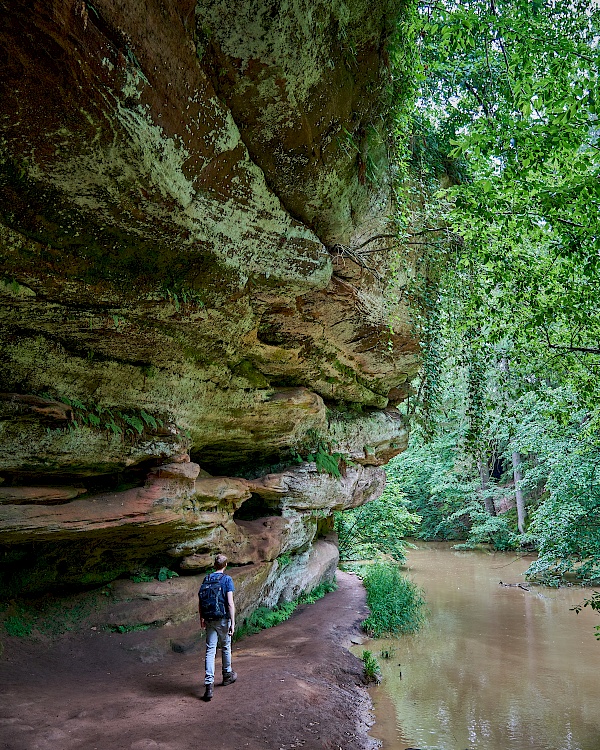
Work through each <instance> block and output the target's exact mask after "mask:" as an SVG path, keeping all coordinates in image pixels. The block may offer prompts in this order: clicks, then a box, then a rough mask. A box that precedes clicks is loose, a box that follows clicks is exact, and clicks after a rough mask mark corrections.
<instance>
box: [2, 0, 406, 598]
mask: <svg viewBox="0 0 600 750" xmlns="http://www.w3.org/2000/svg"><path fill="white" fill-rule="evenodd" d="M400 7H401V3H399V2H396V0H389V2H384V3H381V4H377V5H376V6H375V7H373V6H372V4H370V3H366V2H363V0H352V2H339V3H338V2H335V3H329V2H317V3H306V2H301V1H300V0H293V1H291V2H290V3H288V4H286V5H285V8H284V7H283V6H282V8H281V9H280V13H279V16H278V17H269V14H268V13H267V12H266V8H267V5H266V4H265V3H262V2H258V0H244V2H242V3H236V6H235V13H234V12H233V11H234V8H233V6H231V5H230V4H226V3H223V2H220V1H218V0H214V1H212V0H201V1H200V2H198V3H197V4H196V5H194V4H192V3H183V2H178V3H173V4H171V5H169V7H165V6H164V5H163V4H161V3H158V2H154V0H151V1H150V2H148V3H147V4H146V5H145V6H144V7H143V8H142V7H141V6H134V5H129V4H127V3H116V2H114V1H113V0H99V1H98V2H95V3H94V6H93V7H92V6H91V5H89V4H86V3H76V4H75V5H72V4H71V3H68V2H65V1H63V0H53V1H52V2H51V3H49V4H42V3H40V2H36V3H33V4H32V7H31V8H29V7H27V8H24V7H20V6H17V5H15V6H14V7H13V8H11V10H10V12H9V13H8V14H7V19H6V24H5V25H4V27H3V29H2V30H0V48H2V49H3V50H4V53H5V57H6V59H7V60H8V63H7V66H6V69H5V71H4V81H5V83H7V84H8V85H6V86H5V87H4V89H3V97H2V99H1V103H0V108H1V109H2V111H3V114H4V116H3V118H2V124H1V125H0V139H1V152H0V340H1V342H2V346H1V347H0V367H1V369H0V391H2V392H3V393H4V394H6V395H5V397H3V399H0V441H1V443H2V447H3V451H2V455H1V456H0V479H2V480H3V481H4V485H3V487H4V488H5V489H9V490H14V491H13V493H12V495H11V494H10V493H9V494H6V493H5V498H4V501H1V502H0V516H1V517H2V519H3V522H4V523H5V526H4V529H5V532H4V533H3V532H1V531H0V542H3V543H5V544H6V545H7V548H10V549H9V552H10V554H11V555H12V556H13V557H14V559H15V560H17V562H16V563H15V564H14V565H15V566H17V567H18V565H20V563H19V562H18V560H21V559H24V558H23V555H24V556H25V558H27V557H28V556H29V557H31V550H32V549H33V547H32V545H34V539H36V538H37V542H35V544H38V548H39V545H40V544H46V545H49V546H48V548H47V549H46V550H45V551H44V552H43V553H40V555H39V561H38V563H39V564H40V565H42V564H43V565H45V564H46V563H47V566H48V567H52V566H54V568H55V573H56V575H54V577H52V576H50V577H49V578H44V579H43V580H44V581H46V584H47V585H48V586H52V585H55V584H56V583H57V582H58V583H60V581H61V575H62V580H63V581H65V580H68V581H69V582H70V583H75V582H76V581H77V567H78V562H77V558H78V555H79V556H81V555H85V551H86V548H89V550H92V551H93V554H90V555H89V558H90V560H91V562H90V564H89V565H88V564H87V563H86V565H85V566H84V567H85V573H84V574H82V576H81V581H82V582H83V583H90V582H96V583H97V582H102V581H105V580H110V579H111V577H115V576H118V575H124V574H127V573H130V572H131V570H133V569H135V567H136V566H138V565H142V564H143V563H144V561H145V560H150V559H151V560H153V561H154V562H153V563H152V564H154V563H155V562H156V564H158V563H160V564H163V563H164V564H178V565H180V566H181V567H180V569H181V570H182V571H184V570H186V569H187V570H194V569H198V568H202V567H203V566H206V565H208V563H209V559H210V556H211V555H212V554H214V552H215V551H217V550H218V549H227V550H228V552H229V554H230V555H231V559H232V560H233V561H234V562H236V564H240V565H242V564H243V565H247V564H256V565H260V564H269V565H271V564H272V562H273V560H274V559H276V558H277V556H280V555H282V554H283V555H288V554H292V555H294V553H296V555H300V554H304V552H305V551H306V550H308V549H309V548H310V545H311V544H312V543H314V541H315V539H317V538H319V537H320V536H322V535H323V534H325V533H327V532H328V531H330V530H331V513H332V512H333V511H334V510H336V509H342V508H344V507H352V506H353V505H356V504H359V503H361V502H364V501H367V500H368V499H369V498H370V497H374V496H376V494H377V492H379V491H380V490H381V487H382V482H383V476H382V470H381V469H380V468H378V467H380V466H381V464H383V463H385V461H387V460H388V459H389V458H390V457H391V456H392V455H395V453H397V452H399V451H400V450H402V449H404V447H405V445H406V441H407V428H406V426H405V425H404V423H403V421H402V419H401V418H400V415H399V412H398V411H397V410H395V409H394V408H393V406H392V404H394V405H395V404H396V403H398V402H399V401H401V400H402V398H404V397H405V396H406V394H407V393H408V389H407V386H406V382H407V381H408V380H410V378H411V376H412V375H413V374H414V373H415V371H416V369H417V366H418V344H417V342H416V340H415V338H414V334H413V331H412V328H411V326H410V322H409V321H408V320H407V315H406V310H405V309H404V308H403V307H402V304H401V305H398V304H396V305H395V306H394V305H391V304H390V302H389V299H390V298H391V297H390V295H389V294H388V291H389V287H390V285H392V286H393V283H394V280H393V273H392V270H393V265H394V262H395V261H393V260H390V248H389V241H388V240H377V241H375V242H374V243H373V244H371V245H370V246H369V249H370V250H375V251H376V252H375V254H374V255H369V256H368V258H366V259H365V258H362V259H361V256H360V254H357V253H356V252H354V251H352V252H347V250H348V248H349V249H350V250H351V249H352V247H353V246H354V245H355V246H357V247H358V246H359V245H361V244H362V243H363V242H365V241H370V238H372V237H375V236H376V235H383V236H386V237H387V236H389V235H391V234H393V228H392V227H391V226H390V221H389V218H388V217H389V215H390V213H391V205H390V202H389V189H390V184H389V181H386V179H383V181H382V182H380V183H379V184H376V183H375V182H374V181H373V180H372V179H371V178H369V179H367V175H366V172H365V170H366V164H367V163H373V161H378V163H379V165H380V167H381V168H382V172H383V174H385V159H386V154H385V148H382V147H381V144H382V142H383V140H385V133H384V132H383V130H382V126H381V125H380V124H378V123H381V118H380V117H379V115H380V113H381V107H382V98H383V92H384V90H385V87H386V80H387V76H389V71H388V70H387V62H386V53H385V42H386V37H387V35H388V34H389V32H390V30H391V28H392V26H393V19H394V16H395V15H396V14H397V12H398V10H399V9H400ZM232 14H233V15H232ZM244 19H249V21H248V22H246V21H245V20H244ZM25 40H27V42H25ZM11 81H12V82H13V85H12V86H11V85H10V82H11ZM40 102H43V105H41V106H40ZM373 258H375V259H376V260H375V265H374V264H373V262H372V259H373ZM392 296H393V295H392ZM392 321H395V322H394V323H393V330H392ZM398 321H403V322H398ZM28 399H29V401H28ZM35 399H38V401H37V402H36V401H35ZM315 450H321V451H329V452H330V453H336V452H338V453H339V454H340V455H343V456H344V460H346V459H347V462H348V467H347V468H346V470H345V475H344V476H342V477H339V478H338V477H334V476H330V475H327V474H323V473H322V472H321V471H319V470H318V469H317V466H316V465H315V464H314V462H311V461H309V460H307V458H308V455H309V454H310V453H311V451H313V452H314V451H315ZM188 452H190V453H191V455H192V459H193V461H192V462H189V460H188V461H187V465H188V467H189V466H190V465H191V464H193V463H194V462H198V463H199V464H201V465H202V466H203V468H208V469H209V471H210V473H211V474H220V473H227V474H229V475H230V480H228V481H231V482H232V483H233V485H232V486H236V487H237V486H238V484H236V483H242V484H240V485H239V486H240V487H241V486H243V487H245V489H244V490H243V492H242V495H240V497H239V498H238V499H237V500H235V501H231V502H225V500H224V499H223V498H221V500H220V501H218V502H217V501H216V506H215V507H211V506H210V503H211V502H213V499H211V498H209V499H207V498H208V496H207V495H202V493H201V492H200V493H198V492H195V491H194V492H191V490H190V486H189V485H190V482H192V484H194V486H196V485H198V486H199V487H200V486H201V485H202V484H203V483H204V485H205V486H208V484H207V483H210V482H213V483H214V482H215V481H216V482H219V481H221V480H218V479H216V478H215V477H207V476H204V474H202V475H200V476H199V477H197V478H195V479H194V480H191V479H190V478H189V477H188V478H185V477H184V478H181V477H180V478H179V479H178V478H177V477H168V478H167V477H165V476H164V472H166V471H169V470H168V469H165V468H164V467H165V466H169V465H172V464H173V461H174V460H179V458H178V457H181V456H185V455H187V454H188ZM298 460H299V461H301V462H302V461H303V463H301V464H300V465H297V466H296V467H295V468H294V467H292V468H289V464H290V461H298ZM184 464H186V461H183V460H182V461H181V463H180V465H184ZM286 465H287V466H288V468H286ZM161 466H162V467H163V468H162V469H160V467H161ZM152 467H155V468H159V469H160V470H162V471H163V477H162V478H161V477H160V471H159V473H158V474H157V473H156V472H151V473H150V478H149V479H146V475H147V474H148V471H149V469H151V468H152ZM242 474H243V475H244V476H246V477H249V476H252V477H254V479H244V478H243V477H242V476H241V475H242ZM273 476H275V477H277V479H276V480H275V479H272V477H273ZM111 477H112V478H113V479H114V482H113V484H114V489H112V490H111V491H110V492H109V491H106V490H102V491H99V489H98V487H99V486H100V485H103V486H104V485H108V484H110V482H111V481H112V480H111ZM269 477H271V478H269ZM244 482H246V483H247V484H245V485H244V484H243V483H244ZM127 483H129V484H130V485H134V486H132V487H129V489H122V485H124V484H127ZM160 483H162V484H160ZM186 483H187V484H186ZM159 485H160V486H161V487H162V488H163V489H162V490H161V492H162V494H161V493H160V492H159V495H160V497H158V496H157V497H155V494H156V492H158V490H157V487H158V486H159ZM284 485H285V487H284ZM277 487H279V488H280V489H281V487H284V490H282V491H281V492H280V491H279V489H277ZM52 488H55V489H54V490H53V489H52ZM60 488H62V490H60ZM69 488H70V489H69ZM61 491H62V494H61ZM15 493H16V494H15ZM19 493H20V495H19ZM73 493H76V494H73ZM186 493H187V494H186ZM190 493H191V494H190ZM269 493H270V494H269ZM278 493H279V494H278ZM253 495H254V496H256V497H259V498H260V497H262V498H263V499H264V500H265V501H266V500H268V502H270V503H271V504H272V510H273V512H274V513H275V512H276V513H277V514H278V515H268V514H267V515H266V516H265V518H264V519H262V520H260V519H250V520H244V519H240V518H237V519H236V517H235V514H236V512H237V510H238V507H239V505H243V503H244V502H246V501H247V500H248V499H249V498H250V497H252V496H253ZM49 497H53V498H54V501H53V503H56V504H52V505H50V504H49V501H48V498H49ZM202 497H204V500H202V499H201V498H202ZM242 497H243V498H244V499H240V498H242ZM23 498H25V499H26V502H22V500H23ZM111 498H112V499H111ZM157 498H158V499H157ZM0 500H1V499H0ZM17 500H18V502H17ZM119 503H123V505H119ZM236 503H237V505H236ZM148 504H149V505H148ZM126 506H127V507H129V509H130V511H131V512H128V513H125V512H124V511H123V514H122V516H121V520H123V523H119V517H120V516H119V507H120V508H122V509H125V507H126ZM144 508H145V510H144ZM2 514H4V515H2ZM102 514H104V515H102ZM319 516H320V518H319ZM324 518H325V519H329V520H327V522H325V521H324V520H323V519H324ZM111 519H112V520H111ZM265 523H267V524H269V526H268V527H267V526H264V524H265ZM103 524H104V525H103ZM261 524H262V525H261ZM125 529H129V531H127V530H125ZM133 530H134V531H133ZM128 534H129V537H128ZM61 535H62V539H61ZM111 535H112V536H111ZM128 538H129V539H130V542H131V543H130V544H129V546H128V543H127V539H128ZM111 539H112V540H113V542H114V544H113V547H114V549H113V550H112V552H111V549H110V546H111V544H110V540H111ZM69 545H70V547H69ZM103 545H104V546H103ZM69 550H70V551H71V552H72V555H71V556H70V554H69ZM21 553H23V555H21ZM112 553H114V554H113V557H111V554H112ZM13 557H11V560H12V559H13ZM67 558H68V559H67ZM109 558H110V559H109ZM113 558H114V559H113ZM169 560H171V561H175V562H171V563H169ZM11 564H12V563H11ZM327 564H329V563H327ZM94 566H95V567H94ZM13 569H16V568H15V567H13ZM34 569H35V564H33V566H32V567H31V570H32V571H33V570H34ZM61 571H62V572H61ZM34 577H35V576H34V575H33V573H32V577H31V580H33V578H34ZM31 580H30V583H27V582H26V579H25V578H22V581H23V587H24V589H27V587H28V586H30V585H32V584H31ZM46 584H44V585H46Z"/></svg>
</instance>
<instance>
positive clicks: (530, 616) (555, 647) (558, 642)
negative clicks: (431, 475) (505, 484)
mask: <svg viewBox="0 0 600 750" xmlns="http://www.w3.org/2000/svg"><path fill="white" fill-rule="evenodd" d="M530 562H531V558H529V559H527V558H519V557H517V556H515V554H510V553H486V552H457V551H454V550H452V549H451V548H450V545H440V544H435V545H432V544H423V543H420V544H419V549H415V550H410V551H409V553H408V561H407V566H406V573H407V575H408V576H409V577H410V578H412V579H413V580H414V581H415V582H416V583H418V584H419V585H420V586H421V587H422V588H423V589H424V590H425V594H426V597H427V604H428V608H429V619H428V623H427V625H426V626H425V628H424V629H423V630H422V631H421V632H420V633H418V634H417V635H414V636H403V637H402V638H397V639H386V640H370V641H367V642H366V643H365V644H364V645H363V646H362V647H361V648H367V649H369V650H370V651H372V653H373V654H374V656H376V657H377V658H378V660H379V663H380V664H381V669H382V674H383V681H382V683H381V685H379V686H378V687H376V688H374V689H372V690H371V695H372V697H373V702H374V705H375V718H376V723H375V726H374V727H373V729H372V732H371V734H372V735H373V736H375V737H377V738H378V739H380V740H382V742H383V748H384V750H407V749H408V748H420V750H467V749H468V750H475V749H476V750H600V641H597V640H596V639H595V637H594V627H595V626H596V625H599V624H600V617H599V616H598V615H597V614H596V613H594V612H592V611H591V610H590V609H589V607H588V608H586V609H585V610H583V611H582V612H581V613H580V614H579V615H577V614H575V612H572V611H570V607H572V606H573V605H575V604H577V603H579V602H581V600H582V599H583V598H584V596H589V594H590V593H591V589H581V588H580V587H575V586H573V587H565V588H560V589H549V588H544V587H540V586H531V587H530V590H529V591H524V590H523V589H521V588H518V587H505V586H501V585H500V581H502V582H504V583H522V584H523V585H526V583H525V579H524V578H523V575H522V574H523V572H524V571H525V570H526V569H527V567H528V565H529V563H530ZM386 649H387V650H388V651H390V652H392V654H393V655H392V656H391V658H387V659H386V658H382V656H381V651H382V650H386Z"/></svg>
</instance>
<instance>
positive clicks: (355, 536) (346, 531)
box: [335, 478, 420, 562]
mask: <svg viewBox="0 0 600 750" xmlns="http://www.w3.org/2000/svg"><path fill="white" fill-rule="evenodd" d="M406 506H407V501H406V499H405V498H404V495H403V494H402V493H401V492H400V491H399V488H398V486H397V483H396V481H395V480H394V479H393V478H388V484H387V486H386V488H385V490H384V492H383V494H382V495H381V496H380V497H379V498H377V499H376V500H372V501H371V502H369V503H366V504H365V505H361V506H359V507H358V508H352V509H351V510H346V511H344V512H342V513H336V514H335V529H336V531H337V534H338V545H339V550H340V559H341V560H361V559H362V560H365V559H370V558H373V557H379V556H381V555H384V554H387V555H391V557H392V558H393V559H394V560H397V561H398V562H402V561H403V560H404V559H405V555H404V549H405V542H403V540H402V537H404V536H406V535H407V534H412V533H413V532H414V530H415V528H416V527H417V525H418V524H419V521H420V518H419V516H417V515H415V514H414V513H411V512H410V511H409V510H407V507H406Z"/></svg>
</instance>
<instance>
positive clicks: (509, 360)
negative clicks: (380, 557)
mask: <svg viewBox="0 0 600 750" xmlns="http://www.w3.org/2000/svg"><path fill="white" fill-rule="evenodd" d="M599 21H600V9H599V8H598V5H597V4H596V3H589V2H579V1H578V0H574V1H573V2H562V0H557V1H556V2H544V1H543V0H533V1H530V0H474V1H473V2H452V1H450V0H440V1H439V2H432V3H422V4H420V5H419V6H418V7H415V8H414V10H413V15H412V17H411V18H410V20H409V22H408V23H409V24H410V28H409V29H408V31H407V28H405V29H404V30H403V33H404V39H405V40H406V38H407V37H408V38H410V36H411V35H412V39H413V41H414V45H413V47H412V49H414V50H416V54H415V53H410V52H409V51H408V50H409V49H411V45H408V44H406V41H405V42H404V44H402V45H398V47H397V48H396V49H395V50H394V49H392V55H391V60H392V70H394V66H397V67H398V68H403V69H404V70H406V68H407V66H412V69H413V70H414V72H415V76H414V79H415V81H416V83H415V86H414V89H413V91H412V98H410V106H406V105H405V106H404V107H402V108H401V109H399V111H398V117H397V129H398V139H397V140H398V144H399V149H400V154H401V155H400V159H399V166H400V179H399V180H398V184H399V185H400V187H399V188H398V190H399V201H398V204H399V206H405V207H406V206H407V207H408V209H406V208H405V209H404V211H403V210H402V209H399V216H398V222H399V226H400V233H401V235H400V236H401V239H402V241H403V243H404V247H405V248H406V250H405V253H406V259H405V260H406V261H407V263H409V264H410V258H411V257H412V255H411V251H412V249H415V248H416V249H418V251H419V252H420V254H421V260H420V261H419V262H418V265H417V266H416V268H415V269H414V273H413V274H412V276H411V278H410V281H409V283H408V284H406V285H405V288H404V289H403V294H405V295H407V297H408V298H409V299H410V302H411V307H412V310H413V320H414V325H415V328H416V329H417V332H418V334H419V336H420V339H421V341H422V347H423V377H422V379H421V381H420V382H419V383H417V384H416V386H415V388H414V392H413V393H412V394H411V396H410V398H409V401H408V404H404V405H403V408H404V410H405V412H406V413H407V415H408V416H410V417H411V420H412V423H413V433H412V438H411V444H410V446H409V449H408V450H407V451H406V453H404V454H402V455H400V456H398V457H397V458H396V459H393V460H392V462H391V463H390V464H389V465H388V467H387V470H388V487H387V489H386V491H385V494H384V496H383V497H382V498H381V499H380V500H379V501H376V502H374V503H370V504H368V505H366V506H364V507H362V508H358V509H356V510H355V511H351V512H349V513H346V514H344V516H343V517H342V516H339V517H338V519H337V525H338V532H339V535H340V549H341V552H342V556H343V557H344V556H345V557H356V556H365V555H366V556H369V555H372V554H374V553H377V552H378V551H379V552H383V553H387V554H391V555H392V556H393V557H395V558H396V559H402V556H403V543H402V539H401V538H402V537H404V536H407V535H412V536H416V537H420V538H423V539H445V540H453V541H456V542H457V543H458V544H461V545H462V546H463V548H464V547H473V546H475V545H478V544H482V543H483V544H489V545H492V546H493V547H495V548H496V549H500V550H511V549H515V550H516V549H520V548H525V549H529V550H532V549H535V550H537V552H538V559H537V561H536V562H534V563H533V564H532V565H531V567H530V569H529V571H528V574H529V576H530V577H531V578H534V579H537V580H539V581H542V582H545V583H555V584H556V583H557V582H558V581H560V580H562V578H563V576H564V575H565V574H571V575H573V576H575V577H576V578H577V579H579V580H581V581H583V582H593V581H597V580H598V579H600V512H599V511H600V487H599V483H600V440H599V437H598V428H599V426H600V381H599V375H600V273H599V271H600V240H599V237H598V206H599V199H600V180H599V177H600V170H599V166H600V164H599V162H600V143H599V138H598V136H599V133H600V128H599V126H598V115H597V107H598V41H599V36H600V24H599ZM403 80H405V78H404V79H403ZM406 133H408V134H409V137H406Z"/></svg>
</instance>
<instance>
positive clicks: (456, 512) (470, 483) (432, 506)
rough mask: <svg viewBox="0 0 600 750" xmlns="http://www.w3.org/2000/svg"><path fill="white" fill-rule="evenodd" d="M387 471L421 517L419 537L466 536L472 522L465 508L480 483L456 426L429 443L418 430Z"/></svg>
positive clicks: (437, 435) (391, 479)
mask: <svg viewBox="0 0 600 750" xmlns="http://www.w3.org/2000/svg"><path fill="white" fill-rule="evenodd" d="M386 472H387V475H388V478H389V480H390V481H391V482H393V486H394V487H401V488H402V490H401V491H402V492H403V494H404V495H405V497H406V499H407V501H408V508H409V509H410V510H411V511H412V512H413V513H414V514H418V517H419V518H420V519H421V522H420V525H419V526H418V527H417V528H416V530H415V532H414V534H415V536H417V537H419V538H421V539H430V540H431V539H448V540H455V539H464V538H465V537H466V535H467V533H468V531H469V528H470V525H471V524H470V521H469V519H468V518H467V517H466V515H465V514H464V513H463V512H462V509H463V508H464V507H465V506H467V505H469V504H470V502H471V500H472V498H473V496H474V494H475V492H476V488H477V485H476V482H475V480H474V478H472V477H471V476H470V475H469V474H468V472H467V469H466V464H465V461H464V460H463V457H462V455H461V452H460V440H459V437H458V433H457V431H456V430H455V429H453V430H452V431H450V432H448V433H446V432H444V431H442V430H441V429H440V430H438V433H437V434H436V435H435V436H434V438H433V439H432V440H431V441H429V442H428V441H425V440H423V435H422V433H421V432H420V431H419V430H415V431H414V432H413V435H412V437H411V441H410V444H409V448H408V450H407V451H406V452H405V453H402V454H400V455H399V456H397V457H396V458H394V459H392V461H390V463H389V464H388V466H387V467H386ZM450 518H452V521H451V522H450V521H449V519H450Z"/></svg>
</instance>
